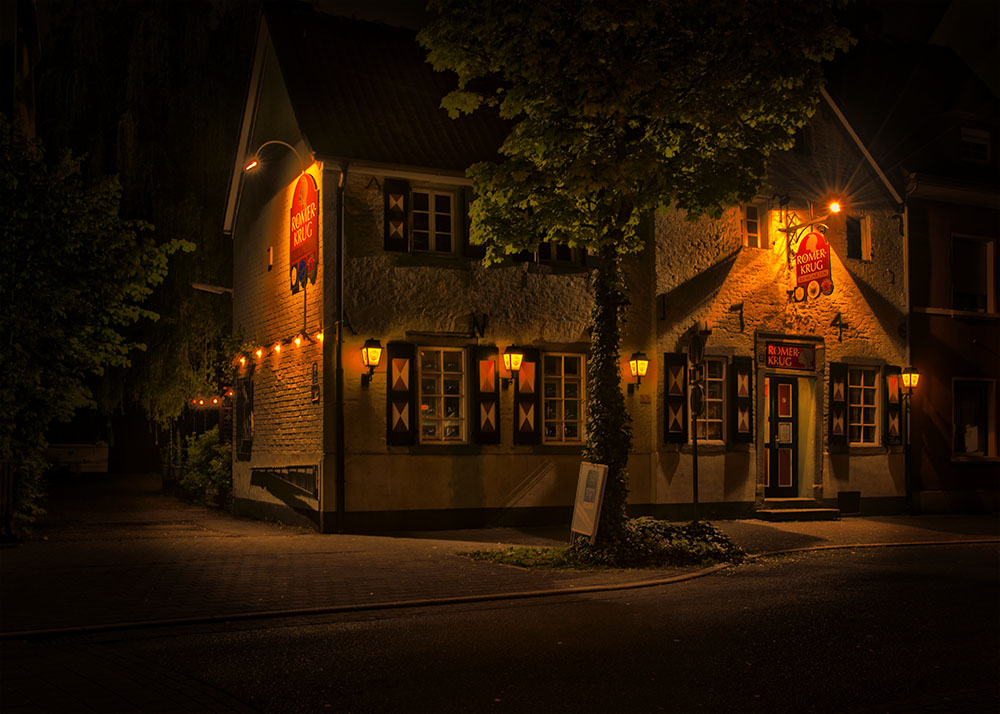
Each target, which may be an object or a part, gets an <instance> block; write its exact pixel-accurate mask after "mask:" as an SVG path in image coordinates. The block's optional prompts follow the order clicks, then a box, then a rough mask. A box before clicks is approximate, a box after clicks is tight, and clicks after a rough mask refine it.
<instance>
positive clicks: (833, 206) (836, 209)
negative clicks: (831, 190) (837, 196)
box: [830, 201, 840, 213]
mask: <svg viewBox="0 0 1000 714" xmlns="http://www.w3.org/2000/svg"><path fill="white" fill-rule="evenodd" d="M830 213H840V203H838V202H837V201H834V202H833V203H831V204H830Z"/></svg>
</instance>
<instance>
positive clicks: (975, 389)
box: [953, 379, 996, 457]
mask: <svg viewBox="0 0 1000 714" xmlns="http://www.w3.org/2000/svg"><path fill="white" fill-rule="evenodd" d="M995 390H996V388H995V386H994V383H993V382H991V381H986V380H972V379H956V380H955V382H954V389H953V395H954V402H955V403H954V425H955V439H954V442H953V449H954V453H955V455H956V456H974V457H975V456H994V455H995V454H996V435H995V434H994V425H993V424H992V419H991V416H992V415H993V414H995V413H996V410H995V408H994V404H993V396H994V392H995Z"/></svg>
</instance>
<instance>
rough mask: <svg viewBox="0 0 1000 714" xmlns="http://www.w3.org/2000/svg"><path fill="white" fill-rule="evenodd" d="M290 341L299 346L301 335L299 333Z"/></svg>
mask: <svg viewBox="0 0 1000 714" xmlns="http://www.w3.org/2000/svg"><path fill="white" fill-rule="evenodd" d="M292 341H293V342H294V343H295V346H296V347H299V346H301V345H302V336H301V335H296V336H295V339H294V340H292Z"/></svg>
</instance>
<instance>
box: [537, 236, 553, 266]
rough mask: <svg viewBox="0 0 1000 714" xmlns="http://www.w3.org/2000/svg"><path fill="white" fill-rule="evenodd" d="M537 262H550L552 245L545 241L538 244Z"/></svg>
mask: <svg viewBox="0 0 1000 714" xmlns="http://www.w3.org/2000/svg"><path fill="white" fill-rule="evenodd" d="M538 260H539V261H542V260H552V244H551V243H549V242H548V241H547V240H543V241H542V242H541V243H539V244H538Z"/></svg>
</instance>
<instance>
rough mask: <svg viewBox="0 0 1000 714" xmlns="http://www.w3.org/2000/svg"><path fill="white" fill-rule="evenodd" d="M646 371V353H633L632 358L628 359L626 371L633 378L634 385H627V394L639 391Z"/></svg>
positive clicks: (647, 366)
mask: <svg viewBox="0 0 1000 714" xmlns="http://www.w3.org/2000/svg"><path fill="white" fill-rule="evenodd" d="M648 369H649V358H648V357H646V353H645V352H633V353H632V356H631V357H629V358H628V371H629V372H631V374H632V376H633V377H634V378H635V383H634V384H629V385H628V393H629V394H632V392H637V391H639V385H640V384H642V378H643V377H645V376H646V370H648Z"/></svg>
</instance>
